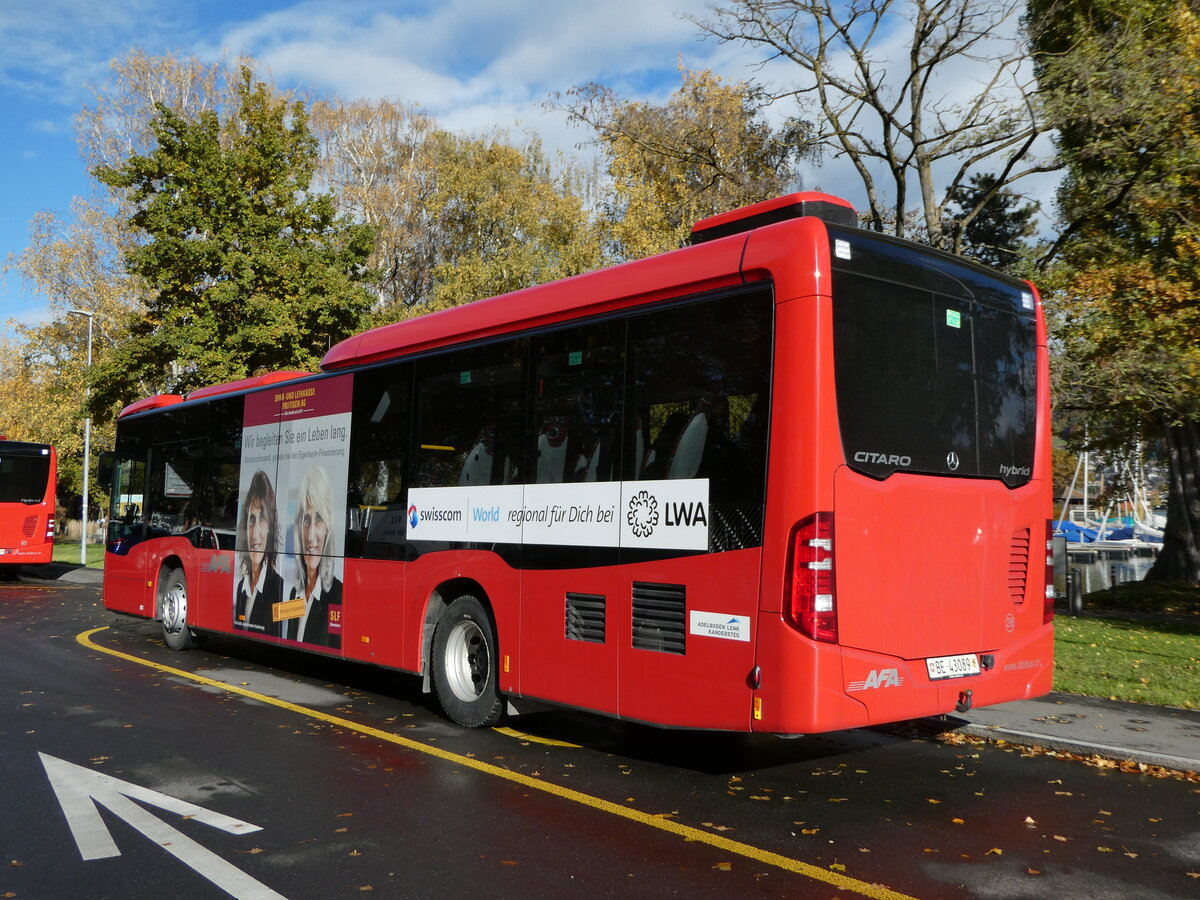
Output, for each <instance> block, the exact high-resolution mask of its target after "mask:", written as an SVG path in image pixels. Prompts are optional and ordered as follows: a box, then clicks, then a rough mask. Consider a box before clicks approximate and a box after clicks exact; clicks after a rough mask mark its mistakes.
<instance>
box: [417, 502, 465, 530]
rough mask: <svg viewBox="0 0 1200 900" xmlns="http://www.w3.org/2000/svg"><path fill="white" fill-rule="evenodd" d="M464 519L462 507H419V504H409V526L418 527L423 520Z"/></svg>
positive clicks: (457, 521) (456, 520) (450, 520)
mask: <svg viewBox="0 0 1200 900" xmlns="http://www.w3.org/2000/svg"><path fill="white" fill-rule="evenodd" d="M462 520H463V513H462V510H461V509H436V508H435V509H417V504H415V503H412V504H409V507H408V527H409V528H416V527H417V526H418V525H420V524H421V523H422V522H455V523H460V522H462Z"/></svg>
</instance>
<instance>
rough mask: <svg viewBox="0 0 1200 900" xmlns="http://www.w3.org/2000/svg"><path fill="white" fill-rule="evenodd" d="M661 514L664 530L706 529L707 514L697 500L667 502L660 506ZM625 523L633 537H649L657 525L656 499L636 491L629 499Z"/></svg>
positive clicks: (645, 492)
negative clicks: (678, 527) (680, 527)
mask: <svg viewBox="0 0 1200 900" xmlns="http://www.w3.org/2000/svg"><path fill="white" fill-rule="evenodd" d="M662 513H663V515H662V523H663V527H664V528H673V527H676V526H682V527H684V528H699V527H701V526H703V527H705V528H707V527H708V512H707V511H706V510H705V508H704V503H703V502H702V501H699V500H667V501H665V502H664V503H663V504H662ZM625 521H626V522H627V523H628V525H629V530H630V531H632V532H633V533H634V535H635V536H637V537H640V538H648V537H650V535H652V534H653V533H654V529H655V528H656V527H657V526H658V523H659V502H658V497H656V496H655V495H654V494H651V493H650V492H649V491H638V492H637V493H636V494H634V495H633V496H632V497H630V498H629V507H628V510H627V512H626V514H625Z"/></svg>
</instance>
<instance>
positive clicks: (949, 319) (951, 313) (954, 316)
mask: <svg viewBox="0 0 1200 900" xmlns="http://www.w3.org/2000/svg"><path fill="white" fill-rule="evenodd" d="M946 324H947V325H949V326H950V327H951V328H962V313H960V312H959V311H958V310H956V309H948V310H946Z"/></svg>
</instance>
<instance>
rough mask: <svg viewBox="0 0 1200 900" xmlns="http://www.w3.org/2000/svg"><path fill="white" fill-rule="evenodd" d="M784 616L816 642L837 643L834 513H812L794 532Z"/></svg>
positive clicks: (790, 550)
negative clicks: (834, 580) (834, 582)
mask: <svg viewBox="0 0 1200 900" xmlns="http://www.w3.org/2000/svg"><path fill="white" fill-rule="evenodd" d="M789 554H790V559H789V564H788V585H787V590H788V593H787V597H786V598H785V603H784V615H786V616H787V619H788V621H789V622H790V623H791V624H792V625H793V626H794V627H795V628H797V629H799V630H800V631H801V632H803V633H804V634H806V635H808V636H809V637H810V638H812V639H813V640H817V641H828V642H829V643H837V603H836V600H835V597H834V584H833V513H829V512H819V513H813V514H812V515H811V516H809V517H808V518H806V519H804V520H803V521H802V522H800V523H799V524H797V525H796V527H795V528H794V529H793V530H792V539H791V546H790V549H789Z"/></svg>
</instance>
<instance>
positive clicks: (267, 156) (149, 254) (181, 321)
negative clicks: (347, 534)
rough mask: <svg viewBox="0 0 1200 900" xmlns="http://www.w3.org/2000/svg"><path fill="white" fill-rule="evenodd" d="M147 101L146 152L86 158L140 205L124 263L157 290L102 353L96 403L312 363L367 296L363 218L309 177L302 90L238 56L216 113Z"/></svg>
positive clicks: (355, 324)
mask: <svg viewBox="0 0 1200 900" xmlns="http://www.w3.org/2000/svg"><path fill="white" fill-rule="evenodd" d="M155 110H156V113H155V116H154V118H153V120H152V122H151V128H152V131H153V135H154V141H155V146H154V148H153V149H152V150H151V151H150V152H148V153H146V154H135V155H132V156H130V157H129V158H128V159H127V160H126V161H125V162H124V163H122V164H120V165H117V166H109V165H102V166H98V167H97V168H96V169H95V170H94V174H95V176H96V178H97V179H98V180H99V181H100V182H101V183H102V184H105V185H107V186H108V187H109V188H111V189H112V190H113V191H115V192H118V193H120V194H123V195H124V198H125V199H126V200H127V202H129V203H131V204H132V208H133V209H134V210H135V211H134V212H133V214H132V216H131V217H130V219H129V223H130V225H131V226H132V227H133V228H134V229H136V231H137V232H138V233H140V234H142V235H144V240H143V242H142V243H140V244H138V245H137V246H134V247H131V248H129V249H127V250H126V251H125V253H124V261H125V266H126V268H127V270H128V271H129V272H130V273H131V274H133V275H136V276H138V277H140V278H143V279H145V281H146V282H147V283H148V284H149V285H150V286H151V288H152V289H153V291H154V293H153V295H152V296H151V297H150V299H149V300H148V301H147V302H146V303H145V304H144V306H142V307H141V308H138V309H136V310H131V311H130V313H129V316H128V322H127V325H128V330H129V338H128V340H126V341H125V342H124V343H122V344H121V345H120V346H119V347H118V348H116V349H114V351H113V352H112V353H110V354H109V355H108V356H107V357H106V359H105V360H104V361H103V362H102V363H101V364H100V365H99V366H98V367H97V371H96V373H95V383H94V387H95V403H94V406H95V408H96V409H97V412H98V413H99V412H100V411H102V410H105V409H107V408H108V407H109V405H110V404H111V402H112V401H113V399H114V398H121V397H124V398H132V397H134V396H137V395H140V394H143V393H145V392H146V391H147V389H149V390H150V391H167V392H177V391H183V390H188V389H190V388H194V387H197V386H199V385H202V384H207V383H212V382H219V381H224V380H228V379H234V378H239V377H244V376H246V375H248V374H250V373H252V372H254V371H256V370H258V369H264V368H265V369H276V368H304V369H309V368H314V367H315V366H316V364H317V362H318V361H319V360H320V357H321V356H322V355H323V353H324V351H325V350H326V349H327V348H328V346H329V345H330V344H331V343H333V342H334V341H337V340H340V339H342V338H343V337H346V336H348V335H349V334H351V333H353V332H354V331H356V330H357V329H358V328H359V326H360V324H361V322H362V320H363V317H364V315H365V314H366V312H367V311H368V310H369V308H370V306H371V303H372V300H373V298H372V296H371V294H370V293H369V292H368V291H367V290H366V289H365V288H364V287H363V285H362V283H361V282H362V280H363V277H364V275H365V269H364V268H363V264H364V262H365V261H366V259H367V256H368V254H369V253H370V250H371V239H372V229H371V228H370V226H367V225H361V224H351V223H350V222H348V221H347V220H345V219H339V218H338V217H337V216H336V213H335V208H334V203H333V199H332V197H331V196H330V195H328V194H317V193H313V192H312V191H311V190H310V183H311V179H312V175H313V172H314V169H315V166H316V158H317V146H316V141H315V139H314V138H313V136H312V134H311V133H310V132H309V130H308V124H307V121H308V118H307V113H306V110H305V107H304V106H303V104H302V103H300V102H299V101H295V102H291V103H289V102H287V101H286V100H283V99H281V98H278V97H276V96H275V95H274V93H273V91H272V90H271V89H270V88H269V87H268V86H267V85H265V84H264V83H262V82H256V81H254V79H253V76H252V73H251V72H250V70H249V69H248V68H243V69H242V72H241V81H240V83H239V85H238V87H237V107H236V109H235V110H233V111H231V112H230V114H229V115H228V116H227V117H226V119H225V120H224V121H222V119H221V117H220V116H219V115H218V113H217V111H215V110H212V109H203V110H201V111H200V112H199V113H198V114H197V115H195V116H194V117H188V116H185V115H183V114H181V113H179V112H177V111H176V110H174V109H171V108H170V107H167V106H165V105H163V104H156V106H155Z"/></svg>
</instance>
